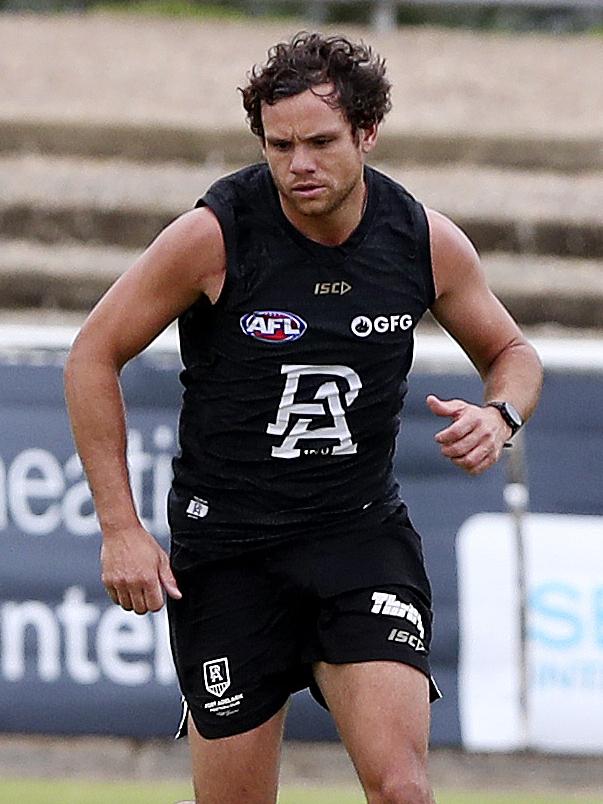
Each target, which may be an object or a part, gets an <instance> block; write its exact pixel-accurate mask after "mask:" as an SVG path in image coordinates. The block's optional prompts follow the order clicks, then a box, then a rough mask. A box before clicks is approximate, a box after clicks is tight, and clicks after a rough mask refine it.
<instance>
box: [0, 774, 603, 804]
mask: <svg viewBox="0 0 603 804" xmlns="http://www.w3.org/2000/svg"><path fill="white" fill-rule="evenodd" d="M190 795H191V789H190V787H189V786H188V785H187V784H174V783H169V782H157V783H155V784H137V783H132V782H129V783H126V782H123V783H117V782H115V783H101V782H83V781H82V782H58V781H54V780H40V781H32V780H6V779H0V804H17V802H18V804H175V802H176V801H179V800H180V799H186V798H187V797H189V798H190ZM437 801H438V804H603V798H597V799H595V798H580V797H575V796H574V797H571V796H570V797H568V796H565V797H564V796H551V795H539V796H538V795H527V794H520V793H517V794H512V793H507V794H502V793H500V794H494V793H491V794H490V793H451V792H443V791H442V792H440V793H438V796H437ZM279 804H365V799H364V796H363V795H362V794H361V793H360V792H356V791H354V790H350V789H345V788H338V789H336V788H310V787H307V788H285V789H284V790H283V791H282V792H281V795H280V797H279Z"/></svg>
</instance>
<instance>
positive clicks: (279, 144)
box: [272, 142, 289, 151]
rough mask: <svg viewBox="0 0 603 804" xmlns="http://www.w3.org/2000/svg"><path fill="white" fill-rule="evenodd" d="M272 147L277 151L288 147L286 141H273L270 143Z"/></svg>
mask: <svg viewBox="0 0 603 804" xmlns="http://www.w3.org/2000/svg"><path fill="white" fill-rule="evenodd" d="M272 147H273V148H274V149H275V150H277V151H286V150H288V148H289V143H288V142H274V143H272Z"/></svg>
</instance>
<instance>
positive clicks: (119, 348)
mask: <svg viewBox="0 0 603 804" xmlns="http://www.w3.org/2000/svg"><path fill="white" fill-rule="evenodd" d="M225 263H226V258H225V250H224V242H223V238H222V233H221V230H220V226H219V224H218V222H217V220H216V218H215V217H214V215H213V213H212V212H211V211H209V210H208V209H205V208H204V209H199V210H193V211H191V212H188V213H186V214H185V215H183V216H182V217H180V218H178V219H177V220H176V221H174V222H173V223H172V224H170V226H168V227H167V228H166V229H165V230H164V231H163V232H162V233H161V234H160V235H159V236H158V237H157V239H156V240H155V241H154V242H153V243H152V244H151V245H150V246H149V248H148V249H147V250H146V251H145V252H144V254H142V256H141V257H140V258H139V259H138V260H137V261H136V262H135V263H134V265H133V266H132V267H131V268H130V269H129V270H128V271H127V272H126V273H125V274H124V275H123V276H122V277H120V279H118V281H117V282H116V283H115V284H114V285H113V286H112V287H111V289H110V290H109V291H108V292H107V293H106V295H105V296H104V297H103V298H102V299H101V301H100V302H99V303H98V304H97V306H96V307H95V308H94V310H93V311H92V312H91V314H90V315H89V317H88V319H87V320H86V322H85V323H84V326H83V327H82V329H81V331H80V333H79V335H78V337H77V338H76V340H75V342H74V344H73V347H72V349H71V352H70V354H69V358H68V360H67V365H66V368H65V391H66V397H67V404H68V408H69V415H70V418H71V425H72V429H73V434H74V439H75V442H76V447H77V450H78V452H79V454H80V457H81V459H82V463H83V465H84V468H85V470H86V475H87V477H88V482H89V484H90V488H91V490H92V495H93V498H94V504H95V507H96V511H97V515H98V518H99V522H100V526H101V530H102V534H103V548H102V553H101V560H102V575H103V583H104V585H105V587H106V589H107V592H108V593H109V595H110V597H111V598H112V599H113V601H114V602H115V603H119V604H120V605H121V606H123V608H125V609H127V610H134V611H136V612H137V613H138V614H144V613H145V612H146V611H157V610H158V609H160V608H161V606H162V605H163V590H164V589H165V591H167V593H168V594H169V595H171V596H172V597H179V596H180V592H179V591H178V588H177V585H176V581H175V579H174V577H173V575H172V573H171V570H170V567H169V561H168V558H167V555H166V554H165V552H164V551H163V550H162V549H161V547H160V546H159V544H158V543H157V542H156V541H155V539H154V538H153V537H152V536H151V535H150V534H149V533H147V531H146V530H145V529H144V528H143V526H142V524H141V523H140V520H139V518H138V515H137V514H136V510H135V506H134V501H133V497H132V490H131V487H130V482H129V477H128V469H127V462H126V421H125V410H124V405H123V400H122V394H121V387H120V383H119V374H120V372H121V369H122V368H123V366H124V365H125V364H126V363H127V362H128V360H130V359H131V358H132V357H134V356H135V355H137V354H138V353H139V352H141V351H142V350H143V349H144V348H145V347H146V346H148V344H149V343H151V341H153V340H154V338H156V337H157V335H158V334H159V333H160V332H162V331H163V330H164V329H165V328H166V327H167V326H168V324H170V323H171V322H172V321H173V320H174V319H175V318H177V317H178V315H179V314H180V313H181V312H183V311H184V310H186V309H187V308H188V307H190V305H191V304H193V303H194V302H195V301H196V300H197V299H198V298H199V297H200V296H201V295H202V294H205V295H207V296H208V298H209V299H210V301H212V302H214V301H215V300H216V299H217V297H218V296H219V294H220V291H221V288H222V283H223V281H224V273H225ZM149 392H150V393H152V389H149Z"/></svg>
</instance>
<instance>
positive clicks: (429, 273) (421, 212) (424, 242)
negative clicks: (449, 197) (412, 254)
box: [414, 202, 436, 309]
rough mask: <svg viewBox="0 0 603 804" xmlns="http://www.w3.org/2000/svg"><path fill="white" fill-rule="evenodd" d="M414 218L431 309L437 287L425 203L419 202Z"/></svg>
mask: <svg viewBox="0 0 603 804" xmlns="http://www.w3.org/2000/svg"><path fill="white" fill-rule="evenodd" d="M414 218H415V226H416V232H417V257H418V259H419V263H420V266H421V271H422V276H423V286H424V289H425V302H426V303H425V306H426V308H427V309H429V308H430V307H431V306H432V305H433V304H434V302H435V300H436V287H435V279H434V276H433V262H432V259H431V237H430V233H429V219H428V218H427V213H426V212H425V207H424V206H423V204H420V203H418V202H417V204H416V206H415V215H414Z"/></svg>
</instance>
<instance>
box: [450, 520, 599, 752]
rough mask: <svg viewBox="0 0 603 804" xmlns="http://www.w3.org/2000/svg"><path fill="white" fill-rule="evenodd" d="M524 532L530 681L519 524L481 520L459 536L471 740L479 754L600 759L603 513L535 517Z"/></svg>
mask: <svg viewBox="0 0 603 804" xmlns="http://www.w3.org/2000/svg"><path fill="white" fill-rule="evenodd" d="M522 530H523V541H524V549H525V577H526V589H527V595H526V604H527V605H526V609H527V610H526V615H527V616H526V620H527V632H526V666H525V681H524V680H523V679H522V673H523V672H524V669H523V668H522V663H521V650H520V628H519V623H520V617H519V605H520V601H519V594H518V590H519V586H520V584H519V578H518V551H517V534H516V532H515V529H514V526H513V522H512V520H510V518H509V517H508V516H505V515H504V514H479V515H477V516H474V517H471V518H470V519H469V520H468V521H467V522H466V523H465V524H464V525H463V526H462V528H461V530H460V532H459V539H458V568H459V589H460V601H459V602H460V627H461V651H460V666H459V676H460V696H459V705H460V716H461V729H462V736H463V743H464V745H465V746H467V747H468V748H470V749H472V750H477V751H488V750H489V751H492V750H504V751H508V750H514V749H520V748H531V749H538V750H543V751H553V752H567V753H601V752H603V695H602V694H601V693H602V692H603V577H602V575H601V565H602V558H603V516H576V515H564V514H529V515H528V516H527V517H526V518H525V522H524V524H523V527H522ZM522 683H525V685H526V692H527V697H526V702H525V703H526V705H525V709H524V710H522V705H521V687H522Z"/></svg>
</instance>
